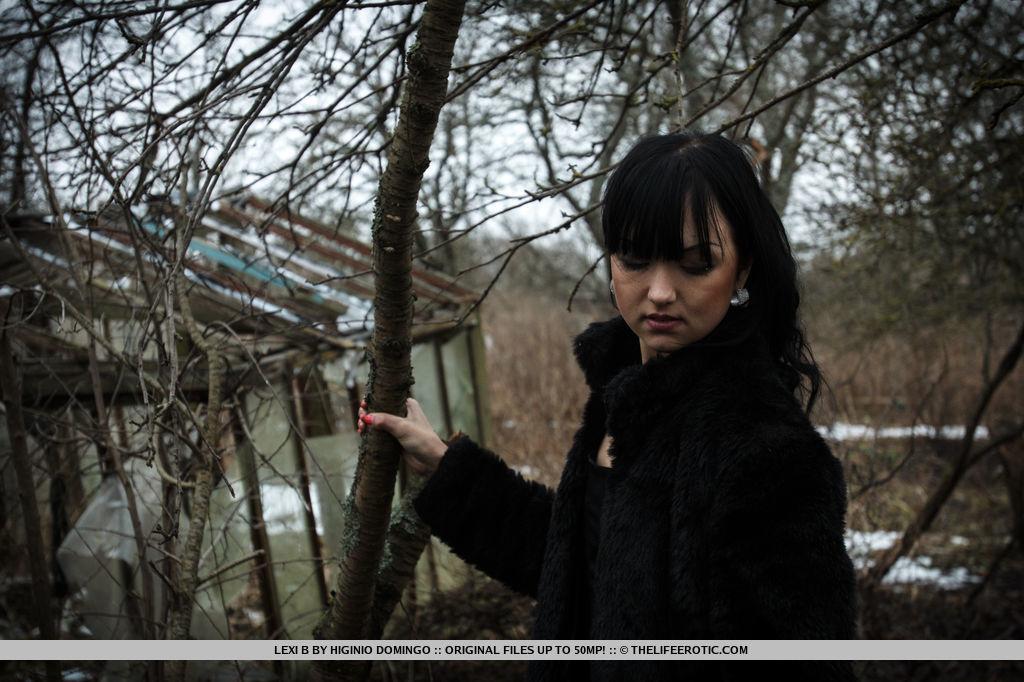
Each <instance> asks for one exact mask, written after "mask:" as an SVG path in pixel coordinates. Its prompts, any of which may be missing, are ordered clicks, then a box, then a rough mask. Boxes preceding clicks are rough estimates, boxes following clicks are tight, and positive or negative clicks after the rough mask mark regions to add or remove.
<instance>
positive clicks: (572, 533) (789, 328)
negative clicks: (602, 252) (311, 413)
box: [360, 132, 855, 681]
mask: <svg viewBox="0 0 1024 682" xmlns="http://www.w3.org/2000/svg"><path fill="white" fill-rule="evenodd" d="M602 220H603V228H604V238H605V245H606V248H607V251H608V253H609V255H610V257H611V264H612V296H613V300H614V301H615V303H616V306H617V308H618V311H619V313H620V314H619V315H618V316H616V317H615V318H613V319H611V320H608V321H605V322H599V323H594V324H591V325H590V326H589V327H588V328H587V329H586V330H585V331H584V332H583V333H582V334H580V335H579V336H578V337H577V338H576V339H575V341H574V352H575V356H576V359H577V361H578V362H579V365H580V367H581V369H582V370H583V373H584V375H585V377H586V381H587V384H588V386H589V387H590V390H591V393H590V397H589V399H588V401H587V403H586V405H585V407H584V409H583V423H582V426H581V428H580V429H579V430H578V431H577V433H576V435H575V437H574V440H573V444H572V447H571V449H570V450H569V454H568V457H567V459H566V464H565V469H564V471H563V473H562V477H561V481H560V483H559V485H558V489H557V490H556V491H552V490H551V489H549V488H547V487H545V486H543V485H541V484H539V483H537V482H533V481H527V480H524V479H523V478H522V477H521V476H520V475H519V474H518V473H516V472H515V471H513V470H512V469H510V468H509V467H508V466H506V465H505V464H504V462H503V461H502V460H501V459H500V458H499V457H498V456H497V455H495V454H494V453H493V452H491V451H489V450H487V449H484V448H482V447H480V446H479V445H478V444H476V443H475V442H474V441H473V440H472V439H470V438H468V437H465V436H463V437H460V438H457V439H454V440H453V441H452V442H451V444H450V445H449V444H445V443H444V442H443V441H441V439H440V438H438V436H437V435H436V434H435V433H434V430H433V429H432V428H431V426H430V424H429V423H428V422H427V419H426V417H425V416H424V415H423V411H422V410H421V409H420V408H419V406H418V405H417V403H416V402H415V401H413V400H410V401H409V404H408V406H409V410H408V417H406V418H399V417H396V416H393V415H386V414H381V413H377V414H365V415H363V416H362V422H363V423H366V424H370V425H372V426H373V427H376V428H381V429H384V430H386V431H388V432H389V433H391V434H393V435H394V436H395V437H396V438H398V439H399V441H400V442H401V443H402V445H403V447H404V448H405V451H406V456H407V460H408V462H409V464H410V465H411V466H412V467H413V468H414V469H416V470H418V471H420V472H421V473H425V474H429V475H430V478H429V480H428V481H427V483H426V485H425V486H424V488H423V490H422V492H421V493H420V494H419V496H418V497H417V499H416V502H415V507H416V510H417V512H418V513H419V515H420V516H421V517H422V518H423V520H424V521H425V522H426V523H427V524H428V525H429V526H430V528H431V529H432V531H433V532H434V534H435V535H437V536H438V537H439V538H441V540H443V541H444V542H445V543H446V544H448V545H449V546H450V547H451V548H452V549H453V551H454V552H455V553H456V554H458V555H459V556H461V557H462V558H464V559H465V560H466V561H468V562H469V563H471V564H473V565H475V566H477V567H478V568H480V569H481V570H483V571H484V572H485V573H487V574H489V575H491V576H493V577H494V578H496V579H498V580H500V581H502V582H504V583H505V584H507V585H508V586H510V587H511V588H513V589H515V590H518V591H519V592H522V593H524V594H527V595H530V596H533V597H535V598H536V599H537V606H536V610H535V615H536V620H535V624H534V628H533V637H534V638H535V639H577V638H592V639H602V640H608V639H852V638H854V636H855V635H854V621H855V579H854V571H853V566H852V563H851V561H850V558H849V556H848V554H847V552H846V548H845V546H844V543H843V534H844V525H845V512H846V487H845V481H844V478H843V471H842V467H841V465H840V463H839V461H838V460H837V459H836V458H835V457H834V456H833V455H832V453H831V452H830V450H829V448H828V446H827V445H826V444H825V442H824V441H823V440H822V439H821V437H820V436H819V435H818V433H817V432H816V431H815V429H814V427H813V426H812V425H811V423H810V422H809V421H808V419H807V416H806V413H805V410H804V408H803V407H802V406H801V404H800V402H799V401H798V400H797V397H796V395H795V394H796V392H797V391H798V390H801V391H802V390H803V387H802V384H803V383H804V382H805V381H806V383H807V384H808V385H809V387H808V389H807V390H808V401H807V403H808V404H807V411H809V410H810V407H811V406H812V405H813V402H814V400H815V398H816V395H817V392H818V387H819V383H820V380H821V379H820V374H819V371H818V368H817V366H816V365H815V363H814V361H813V359H812V357H811V355H810V352H809V349H808V348H807V346H806V344H805V342H804V338H803V335H802V333H801V330H800V324H799V320H798V317H797V306H798V303H799V295H798V293H797V283H796V264H795V261H794V259H793V256H792V253H791V251H790V247H789V242H788V240H787V238H786V233H785V230H784V228H783V226H782V223H781V221H780V220H779V216H778V214H777V213H776V211H775V210H774V208H773V207H772V206H771V204H770V202H769V200H768V198H767V196H766V195H765V193H764V192H763V190H762V189H761V187H760V185H759V184H758V181H757V178H756V176H755V175H754V172H753V170H752V167H751V165H750V163H749V161H748V159H747V158H746V156H745V155H744V154H743V152H742V151H741V150H740V148H739V147H737V146H736V145H735V144H733V143H732V142H730V141H728V140H727V139H725V138H723V137H721V136H718V135H705V134H699V133H690V132H686V133H678V134H671V135H660V136H652V137H647V138H645V139H642V140H641V141H640V142H639V143H638V144H637V145H636V146H635V147H634V148H633V149H632V150H631V151H630V152H629V153H628V154H627V155H626V157H625V158H624V159H623V161H622V162H621V163H620V164H619V166H618V168H616V170H615V171H614V173H613V174H612V176H611V177H610V179H609V181H608V184H607V186H606V188H605V195H604V202H603V217H602ZM360 430H361V429H360ZM529 670H530V674H529V679H530V680H561V679H565V678H570V679H579V678H582V677H586V676H588V675H589V678H590V679H594V680H598V679H599V680H612V679H615V680H618V679H638V680H670V679H671V680H682V679H687V680H689V679H694V680H733V679H750V676H752V675H758V676H761V675H762V674H771V673H775V674H777V675H780V676H781V677H782V678H783V679H788V680H815V681H818V680H839V679H842V680H849V679H853V674H852V671H851V666H850V664H849V663H848V662H829V661H819V662H812V661H806V662H782V661H773V662H760V661H722V660H718V661H635V660H633V661H616V660H600V661H590V662H582V663H580V662H570V661H531V662H530V669H529Z"/></svg>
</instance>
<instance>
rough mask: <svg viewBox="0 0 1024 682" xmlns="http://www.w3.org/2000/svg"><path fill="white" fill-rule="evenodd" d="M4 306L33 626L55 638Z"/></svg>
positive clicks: (50, 666) (3, 375)
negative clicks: (29, 570)
mask: <svg viewBox="0 0 1024 682" xmlns="http://www.w3.org/2000/svg"><path fill="white" fill-rule="evenodd" d="M11 312H12V311H10V309H9V307H8V306H7V305H4V310H3V311H2V313H3V314H2V315H0V322H2V324H0V392H2V393H3V401H4V408H5V412H6V417H7V435H8V436H9V438H10V441H11V463H12V464H13V465H14V475H15V477H16V479H17V481H18V500H19V502H20V503H21V516H22V522H23V523H24V525H25V545H26V551H27V552H28V561H29V567H30V569H31V571H32V603H33V607H34V611H35V620H36V625H37V626H38V627H39V637H40V638H41V639H55V638H56V628H55V627H54V625H55V623H54V618H53V614H52V613H51V609H50V601H51V600H50V596H51V587H50V571H49V569H48V567H47V565H46V552H45V550H44V548H43V530H42V525H41V523H40V520H39V502H38V500H36V484H35V479H34V478H33V476H32V462H31V460H30V456H29V452H28V434H27V433H26V430H25V414H24V412H23V411H22V409H21V377H20V376H19V375H18V373H17V370H16V369H15V366H16V363H15V362H14V351H13V350H12V348H11V342H10V330H11V322H12V318H13V320H15V321H16V320H17V319H19V318H20V317H21V316H20V315H11V314H10V313H11ZM46 676H47V679H49V680H52V681H53V682H56V681H57V680H60V678H61V674H60V663H59V662H57V661H48V662H47V664H46Z"/></svg>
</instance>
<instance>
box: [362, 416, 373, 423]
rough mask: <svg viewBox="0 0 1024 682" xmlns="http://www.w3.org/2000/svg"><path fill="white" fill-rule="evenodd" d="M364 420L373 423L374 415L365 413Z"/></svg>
mask: <svg viewBox="0 0 1024 682" xmlns="http://www.w3.org/2000/svg"><path fill="white" fill-rule="evenodd" d="M363 421H364V422H366V423H367V424H372V423H373V415H372V414H364V415H363Z"/></svg>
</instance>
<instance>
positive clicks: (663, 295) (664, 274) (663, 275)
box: [647, 263, 676, 304]
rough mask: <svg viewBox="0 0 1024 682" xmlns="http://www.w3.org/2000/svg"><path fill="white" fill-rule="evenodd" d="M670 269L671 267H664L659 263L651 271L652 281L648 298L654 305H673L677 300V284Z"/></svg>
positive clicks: (648, 289)
mask: <svg viewBox="0 0 1024 682" xmlns="http://www.w3.org/2000/svg"><path fill="white" fill-rule="evenodd" d="M669 267H671V266H663V265H662V264H660V263H659V264H657V265H655V266H654V267H653V268H652V269H651V279H650V281H649V282H648V285H647V298H648V299H650V300H651V302H652V303H658V304H664V303H672V302H673V301H675V299H676V287H675V282H674V281H673V279H672V273H671V272H670V271H669Z"/></svg>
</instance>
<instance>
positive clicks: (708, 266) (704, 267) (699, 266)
mask: <svg viewBox="0 0 1024 682" xmlns="http://www.w3.org/2000/svg"><path fill="white" fill-rule="evenodd" d="M714 269H715V265H714V263H683V270H686V271H687V272H689V273H690V274H692V275H706V274H708V273H709V272H711V271H712V270H714Z"/></svg>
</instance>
